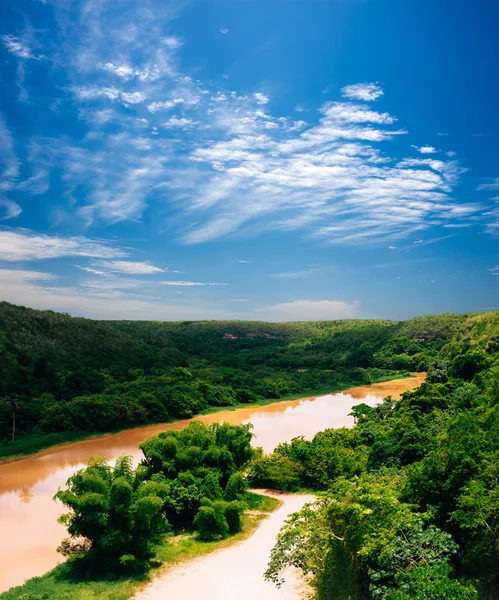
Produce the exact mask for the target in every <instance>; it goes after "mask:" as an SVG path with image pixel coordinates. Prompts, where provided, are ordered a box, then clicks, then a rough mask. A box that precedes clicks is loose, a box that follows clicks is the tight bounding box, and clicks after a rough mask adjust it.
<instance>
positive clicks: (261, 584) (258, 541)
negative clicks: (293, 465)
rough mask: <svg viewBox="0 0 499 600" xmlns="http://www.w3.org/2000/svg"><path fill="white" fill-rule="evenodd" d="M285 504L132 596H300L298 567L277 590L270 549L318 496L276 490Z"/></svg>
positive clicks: (262, 599) (277, 599)
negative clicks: (268, 575) (232, 541)
mask: <svg viewBox="0 0 499 600" xmlns="http://www.w3.org/2000/svg"><path fill="white" fill-rule="evenodd" d="M265 493H267V494H269V495H271V496H273V497H274V498H279V499H280V500H281V506H280V507H279V508H278V509H277V510H276V511H274V512H273V513H272V514H271V515H270V517H269V518H267V519H265V520H264V521H262V522H261V523H260V525H259V527H258V528H257V530H256V532H255V533H254V534H253V535H251V536H249V537H248V538H247V539H245V540H244V541H242V542H241V543H238V544H236V545H231V546H230V548H227V549H224V550H223V551H219V552H216V553H213V554H210V555H209V556H205V557H202V558H199V559H196V560H194V561H190V562H188V563H185V564H181V565H179V566H178V567H175V568H173V569H170V570H168V571H167V572H166V573H165V574H164V575H162V576H160V577H157V578H155V579H154V581H152V582H151V583H150V584H148V585H147V586H146V587H145V589H143V590H142V591H141V592H139V593H138V594H136V595H135V596H134V597H133V600H163V598H186V599H190V598H203V599H204V600H233V599H234V598H237V599H238V600H255V598H258V600H298V599H300V598H302V597H303V591H304V589H305V584H304V582H303V580H302V578H301V576H300V574H299V572H298V571H288V572H287V573H285V575H284V579H285V583H284V584H283V585H282V586H281V587H280V588H279V589H278V588H276V587H275V586H274V584H273V583H270V582H268V581H265V580H264V578H263V574H264V572H265V571H266V569H267V565H268V561H269V557H270V551H271V550H272V548H273V546H274V543H275V540H276V537H277V535H278V533H279V531H280V529H281V527H282V525H283V524H284V521H285V520H286V519H287V518H288V516H289V515H290V514H291V513H294V512H297V511H299V510H300V509H301V508H302V507H303V505H304V504H306V503H307V502H312V501H313V500H315V496H313V495H310V494H289V495H288V494H286V495H277V494H275V493H274V494H270V493H269V492H265Z"/></svg>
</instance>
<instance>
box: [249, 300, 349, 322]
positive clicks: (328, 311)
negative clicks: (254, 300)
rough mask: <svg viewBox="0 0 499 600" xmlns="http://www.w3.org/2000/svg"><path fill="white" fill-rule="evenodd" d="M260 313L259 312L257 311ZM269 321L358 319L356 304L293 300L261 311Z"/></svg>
mask: <svg viewBox="0 0 499 600" xmlns="http://www.w3.org/2000/svg"><path fill="white" fill-rule="evenodd" d="M258 312H259V313H260V311H258ZM261 312H262V314H263V315H265V316H264V318H265V319H267V320H271V321H326V320H330V319H356V318H359V311H358V304H357V303H349V302H342V301H337V300H319V301H314V300H295V301H294V302H282V303H280V304H274V305H273V306H269V307H267V308H265V309H262V311H261Z"/></svg>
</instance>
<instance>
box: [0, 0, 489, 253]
mask: <svg viewBox="0 0 499 600" xmlns="http://www.w3.org/2000/svg"><path fill="white" fill-rule="evenodd" d="M59 2H60V0H57V1H55V0H54V10H55V11H57V18H58V19H59V21H60V22H61V23H62V24H63V26H62V27H61V44H59V45H58V47H57V50H56V53H57V61H58V62H57V64H58V65H60V66H61V68H65V69H66V74H67V78H68V82H69V83H68V86H69V88H70V89H73V90H74V101H75V103H76V104H77V105H78V111H79V113H78V114H79V116H80V118H81V119H82V120H84V121H85V125H86V127H87V131H86V134H85V136H83V137H82V138H81V139H78V140H76V141H72V140H71V139H70V138H69V137H66V136H60V137H58V138H40V139H38V140H35V141H36V142H37V143H36V144H33V141H32V144H33V150H32V152H30V156H29V160H27V161H25V163H23V165H22V166H23V169H22V173H23V176H24V181H22V182H19V163H18V162H16V155H15V153H14V152H13V148H14V146H13V144H11V148H12V152H10V153H9V156H8V161H7V162H8V163H9V169H10V172H11V173H12V176H11V177H10V180H9V181H10V182H9V184H8V185H9V190H10V189H14V188H16V189H18V190H22V191H23V192H24V193H31V194H35V193H47V192H50V187H49V186H50V185H51V184H52V182H56V181H60V185H61V188H62V193H61V194H60V195H59V198H60V202H61V204H62V203H65V202H66V201H67V202H68V205H69V208H67V207H66V206H57V207H54V208H53V213H54V214H58V215H66V217H65V218H66V219H67V220H68V222H69V220H70V219H71V218H74V216H75V215H77V216H78V217H79V218H80V219H81V220H82V221H83V223H84V224H85V225H87V226H89V225H91V224H97V225H109V224H113V223H117V222H119V221H125V220H126V221H130V222H131V223H135V222H141V220H142V216H143V214H144V211H145V209H146V208H147V207H148V204H149V203H150V202H154V203H155V206H161V204H162V203H163V204H166V205H168V208H169V209H170V210H171V211H176V212H177V214H176V215H173V218H172V221H171V222H172V223H174V224H175V227H176V228H177V231H176V233H177V237H178V238H180V239H181V240H182V241H184V242H185V243H200V242H205V241H208V240H213V239H218V238H221V237H223V236H229V235H234V234H237V233H238V232H239V231H245V232H247V233H252V232H261V231H268V230H276V229H278V230H302V231H304V232H305V233H306V234H307V235H310V236H314V237H317V238H322V239H325V240H327V241H329V242H335V243H340V242H341V243H365V242H379V243H383V244H384V245H385V246H386V240H387V239H389V240H390V241H391V242H396V241H397V240H398V239H400V238H404V237H409V236H412V235H421V233H420V232H421V231H423V230H426V229H429V228H431V227H432V226H433V224H434V223H435V224H437V223H438V224H440V225H442V226H445V225H446V224H447V223H456V221H457V222H459V223H463V222H470V221H471V220H472V219H474V218H475V217H476V216H477V215H478V214H479V211H480V210H481V208H480V207H478V206H476V205H472V204H466V205H465V204H463V203H462V202H460V201H459V200H457V199H454V197H453V192H454V191H455V187H456V185H457V183H458V181H459V176H460V174H461V173H462V168H461V167H460V165H459V164H458V163H457V161H449V160H447V158H449V157H445V155H444V154H443V153H442V156H443V158H444V160H440V161H437V160H432V159H431V157H423V156H421V157H420V158H419V159H417V158H407V159H404V157H401V158H400V159H396V160H395V159H393V158H392V156H393V151H390V149H389V142H391V141H392V140H393V139H394V138H395V137H397V136H400V135H406V132H405V131H404V129H403V128H397V127H395V126H394V123H395V122H396V118H395V116H393V115H392V114H390V113H388V112H381V111H375V110H372V108H371V107H370V106H368V105H366V104H364V103H363V102H367V101H369V100H373V99H376V98H379V96H380V94H381V89H380V87H379V86H378V85H377V84H375V83H365V84H356V85H355V86H347V87H346V88H344V90H343V93H344V94H345V98H347V99H348V100H347V101H342V102H328V103H325V104H323V106H322V107H320V109H319V111H318V112H313V111H311V110H310V111H309V112H307V116H310V118H307V121H308V123H305V122H304V121H298V120H296V121H295V120H293V119H292V118H291V117H288V116H285V115H278V114H272V113H271V111H270V103H269V98H268V96H267V95H266V94H265V93H262V92H257V93H256V94H253V93H250V92H241V93H240V92H239V91H236V90H231V89H224V88H223V87H221V86H220V85H219V84H213V85H211V84H210V85H208V84H206V83H203V82H202V81H200V80H197V79H194V76H193V77H189V76H186V75H184V74H183V73H182V72H181V70H180V66H179V62H178V61H179V59H178V53H177V50H178V48H180V46H181V45H182V41H181V40H180V39H179V38H165V30H168V29H167V27H168V26H169V24H170V22H171V21H173V19H175V18H176V16H177V15H178V7H177V3H160V4H159V5H158V3H157V2H152V0H143V1H142V2H140V3H133V2H125V3H124V5H123V4H121V3H120V4H119V6H118V5H116V3H114V2H112V1H111V0H101V1H100V2H99V3H95V2H90V3H88V4H85V6H86V7H87V8H88V10H83V9H81V10H80V9H79V8H78V7H76V8H75V11H74V14H73V13H71V14H70V13H69V12H68V11H64V10H62V9H61V8H60V5H59ZM97 5H99V7H101V6H104V8H99V9H97ZM124 8H125V10H124ZM122 13H123V14H122ZM110 17H113V18H110ZM114 17H115V18H114ZM89 39H92V44H91V45H89V44H88V40H89ZM159 73H160V74H161V77H158V78H156V77H157V75H158V74H159ZM224 85H226V82H224ZM351 100H353V101H351ZM119 104H126V105H129V106H132V104H133V111H132V110H130V111H124V110H121V107H120V106H118V105H119ZM296 108H297V109H298V110H300V107H299V106H298V107H296ZM162 111H165V112H166V114H165V113H162ZM292 114H294V115H295V116H296V113H292ZM145 117H147V119H145ZM138 119H139V120H138ZM109 125H112V127H110V126H109ZM165 127H166V128H172V129H173V128H175V129H176V130H181V132H179V131H175V135H165V131H164V128H165ZM162 128H163V129H162ZM0 135H1V130H0ZM20 143H22V142H20ZM16 144H17V142H16ZM0 145H1V141H0ZM23 156H24V153H23ZM109 157H112V160H110V159H109ZM418 160H419V162H418ZM430 160H431V162H430ZM0 161H1V159H0ZM423 161H427V162H423ZM53 175H54V176H53ZM3 191H4V192H5V187H4V189H3ZM83 191H84V192H83ZM5 195H6V194H5ZM474 211H475V212H474ZM160 212H161V214H165V213H166V212H167V210H163V209H161V210H160ZM489 216H490V215H489ZM491 220H492V218H491ZM418 232H419V233H418Z"/></svg>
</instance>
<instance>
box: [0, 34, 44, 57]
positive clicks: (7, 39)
mask: <svg viewBox="0 0 499 600" xmlns="http://www.w3.org/2000/svg"><path fill="white" fill-rule="evenodd" d="M0 37H1V39H2V41H3V43H4V44H5V47H6V48H7V50H8V51H9V52H10V53H11V54H13V55H14V56H17V57H18V58H34V59H38V58H41V57H38V56H36V54H34V53H33V52H32V50H31V49H30V48H29V46H28V45H27V44H25V43H24V42H22V41H21V40H20V39H19V38H17V37H15V36H13V35H2V36H0Z"/></svg>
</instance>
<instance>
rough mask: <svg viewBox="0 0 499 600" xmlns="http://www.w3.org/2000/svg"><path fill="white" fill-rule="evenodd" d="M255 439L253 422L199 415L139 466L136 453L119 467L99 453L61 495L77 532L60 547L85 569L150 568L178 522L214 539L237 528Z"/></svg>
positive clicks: (152, 444) (150, 443)
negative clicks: (208, 421) (208, 422)
mask: <svg viewBox="0 0 499 600" xmlns="http://www.w3.org/2000/svg"><path fill="white" fill-rule="evenodd" d="M250 442H251V431H250V427H249V426H244V425H240V426H231V425H227V424H223V425H212V426H211V427H206V426H205V425H203V424H202V423H199V422H193V423H191V424H190V425H189V426H188V427H187V428H186V429H184V430H183V431H180V432H177V431H168V432H165V433H161V434H160V435H159V436H157V437H154V438H151V439H149V440H147V441H146V442H144V443H143V444H142V446H141V449H142V451H143V453H144V459H143V460H142V461H141V463H140V464H139V466H138V467H137V468H136V469H134V468H133V465H132V459H131V457H129V456H122V457H120V458H119V459H118V460H117V461H116V465H115V466H114V467H111V466H110V465H109V464H108V463H107V461H106V460H105V459H101V458H94V459H91V460H90V463H89V465H88V467H87V468H85V469H81V470H79V471H78V472H77V473H76V474H75V475H73V476H72V477H70V478H69V480H68V482H67V486H66V488H65V489H63V490H59V491H58V492H57V494H56V496H55V497H56V498H57V499H58V500H60V501H61V502H62V503H63V504H64V505H65V506H67V507H68V508H70V509H71V511H70V512H69V513H66V514H64V515H62V516H61V517H60V522H61V523H63V524H64V525H66V526H67V529H68V533H69V536H70V537H69V538H68V539H67V540H65V541H64V542H63V544H62V545H61V547H60V548H59V551H60V552H62V553H63V554H64V555H66V556H68V557H70V558H71V560H72V561H73V563H74V565H75V567H77V568H80V569H84V571H85V572H91V573H95V572H99V571H103V572H113V573H119V572H126V571H130V570H135V571H138V570H144V569H147V568H148V566H149V564H150V560H151V559H152V558H153V556H154V543H155V542H158V541H159V539H160V538H161V536H162V535H164V534H165V533H166V532H167V531H169V530H171V529H173V530H179V529H192V528H195V529H196V530H197V532H198V535H199V539H201V540H206V541H209V540H217V539H220V538H224V537H226V536H228V535H229V534H233V533H237V532H238V531H240V529H241V513H242V512H243V510H244V508H245V505H244V502H243V500H244V492H245V490H246V482H245V479H244V477H243V476H242V474H241V472H240V469H242V468H243V467H244V465H245V464H246V463H247V462H248V460H249V459H250V458H251V457H252V450H251V446H250Z"/></svg>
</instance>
